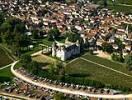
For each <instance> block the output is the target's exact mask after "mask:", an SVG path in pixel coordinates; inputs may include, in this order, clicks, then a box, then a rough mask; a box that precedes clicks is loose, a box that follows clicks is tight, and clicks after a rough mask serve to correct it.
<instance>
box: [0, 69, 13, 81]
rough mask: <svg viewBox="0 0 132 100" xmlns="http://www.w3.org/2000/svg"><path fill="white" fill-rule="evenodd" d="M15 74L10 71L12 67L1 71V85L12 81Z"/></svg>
mask: <svg viewBox="0 0 132 100" xmlns="http://www.w3.org/2000/svg"><path fill="white" fill-rule="evenodd" d="M12 78H13V74H12V73H11V71H10V67H8V68H5V69H3V70H0V83H1V82H4V81H11V79H12Z"/></svg>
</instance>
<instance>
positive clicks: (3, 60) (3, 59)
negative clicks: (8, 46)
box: [0, 47, 12, 67]
mask: <svg viewBox="0 0 132 100" xmlns="http://www.w3.org/2000/svg"><path fill="white" fill-rule="evenodd" d="M11 62H12V60H11V59H10V58H9V57H8V55H7V54H6V52H5V51H4V49H2V48H1V47H0V67H2V66H5V65H7V64H10V63H11Z"/></svg>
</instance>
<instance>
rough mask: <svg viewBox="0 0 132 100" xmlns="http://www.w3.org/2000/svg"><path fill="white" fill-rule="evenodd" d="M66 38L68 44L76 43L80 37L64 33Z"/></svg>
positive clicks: (75, 34)
mask: <svg viewBox="0 0 132 100" xmlns="http://www.w3.org/2000/svg"><path fill="white" fill-rule="evenodd" d="M66 37H67V38H68V41H70V42H76V41H77V40H80V35H79V34H78V33H73V32H66Z"/></svg>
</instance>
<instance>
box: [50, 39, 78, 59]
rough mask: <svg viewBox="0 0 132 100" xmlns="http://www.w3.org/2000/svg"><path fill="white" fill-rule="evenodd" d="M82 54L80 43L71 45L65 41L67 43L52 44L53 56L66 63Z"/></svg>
mask: <svg viewBox="0 0 132 100" xmlns="http://www.w3.org/2000/svg"><path fill="white" fill-rule="evenodd" d="M79 54H80V43H79V41H77V42H75V43H71V42H69V41H65V43H59V42H57V41H55V42H53V44H52V56H53V57H57V58H60V59H61V60H62V61H65V60H67V59H69V58H71V57H72V56H76V55H79Z"/></svg>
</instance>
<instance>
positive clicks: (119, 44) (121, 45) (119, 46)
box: [115, 38, 125, 53]
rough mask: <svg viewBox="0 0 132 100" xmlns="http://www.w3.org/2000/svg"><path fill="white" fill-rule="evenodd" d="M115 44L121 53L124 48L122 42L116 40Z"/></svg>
mask: <svg viewBox="0 0 132 100" xmlns="http://www.w3.org/2000/svg"><path fill="white" fill-rule="evenodd" d="M115 44H116V45H118V48H119V52H120V53H122V49H124V47H125V45H123V43H122V41H121V40H120V39H119V38H116V39H115Z"/></svg>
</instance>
